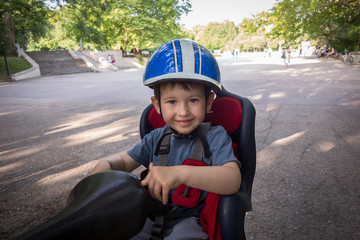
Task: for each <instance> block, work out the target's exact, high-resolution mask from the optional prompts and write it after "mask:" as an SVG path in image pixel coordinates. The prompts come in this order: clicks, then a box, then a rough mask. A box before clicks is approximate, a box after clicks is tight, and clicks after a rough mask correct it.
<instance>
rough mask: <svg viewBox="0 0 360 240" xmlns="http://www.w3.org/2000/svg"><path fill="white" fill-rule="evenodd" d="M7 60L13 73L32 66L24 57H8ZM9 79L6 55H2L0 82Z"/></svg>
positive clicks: (0, 60)
mask: <svg viewBox="0 0 360 240" xmlns="http://www.w3.org/2000/svg"><path fill="white" fill-rule="evenodd" d="M6 60H7V62H8V66H9V69H10V73H11V74H14V73H17V72H21V71H24V70H26V69H29V68H31V65H30V64H29V63H28V62H27V61H26V60H25V59H24V58H22V57H7V58H6ZM7 80H8V77H7V71H6V66H5V59H4V56H0V82H3V81H7Z"/></svg>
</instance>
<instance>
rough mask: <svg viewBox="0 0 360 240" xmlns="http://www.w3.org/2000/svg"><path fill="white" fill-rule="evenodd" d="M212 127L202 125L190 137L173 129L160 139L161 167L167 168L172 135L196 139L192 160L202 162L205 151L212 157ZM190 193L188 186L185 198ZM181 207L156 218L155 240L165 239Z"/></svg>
mask: <svg viewBox="0 0 360 240" xmlns="http://www.w3.org/2000/svg"><path fill="white" fill-rule="evenodd" d="M210 126H211V124H210V123H201V125H200V126H199V127H198V128H197V129H196V130H195V131H194V132H193V133H191V134H189V135H180V134H178V133H176V131H175V130H173V129H169V130H167V131H166V132H165V134H164V135H163V136H162V137H161V138H160V139H159V141H158V143H157V146H156V149H155V155H156V156H157V155H159V166H166V163H167V159H168V155H169V152H170V139H171V135H174V137H177V138H190V139H192V138H196V141H195V145H194V150H193V154H192V159H194V160H198V161H202V160H203V153H204V151H205V157H207V158H208V157H210V156H211V152H210V149H209V144H208V141H207V138H206V136H207V133H208V131H209V129H210ZM188 191H189V187H188V186H187V187H186V190H185V192H184V194H183V196H186V195H187V193H188ZM179 207H180V206H178V205H175V206H174V207H173V208H172V209H171V210H170V211H169V212H168V213H167V214H166V215H164V216H156V217H155V223H154V225H153V227H152V229H151V235H152V239H153V240H162V239H163V238H164V229H165V227H166V226H168V225H169V224H170V223H171V221H172V220H173V219H174V218H175V216H176V212H177V210H178V209H179Z"/></svg>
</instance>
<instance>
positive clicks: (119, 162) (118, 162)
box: [91, 153, 141, 174]
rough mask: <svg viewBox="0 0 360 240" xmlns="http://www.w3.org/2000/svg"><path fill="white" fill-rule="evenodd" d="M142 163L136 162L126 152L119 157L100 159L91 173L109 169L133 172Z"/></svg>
mask: <svg viewBox="0 0 360 240" xmlns="http://www.w3.org/2000/svg"><path fill="white" fill-rule="evenodd" d="M140 165H141V164H140V163H138V162H136V161H135V160H134V159H133V158H132V157H130V155H129V154H128V153H124V154H122V155H120V156H118V157H113V158H108V159H103V160H100V161H99V162H98V163H97V164H96V165H95V167H94V169H93V171H92V172H91V174H94V173H98V172H103V171H107V170H120V171H126V172H131V171H132V170H134V169H135V168H137V167H139V166H140Z"/></svg>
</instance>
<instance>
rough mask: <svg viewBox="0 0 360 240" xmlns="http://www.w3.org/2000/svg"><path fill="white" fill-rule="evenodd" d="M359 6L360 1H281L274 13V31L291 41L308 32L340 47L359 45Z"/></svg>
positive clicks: (313, 36) (274, 33)
mask: <svg viewBox="0 0 360 240" xmlns="http://www.w3.org/2000/svg"><path fill="white" fill-rule="evenodd" d="M359 9H360V2H359V1H358V0H296V1H295V0H282V1H279V2H278V3H277V5H276V6H275V7H274V8H273V10H272V13H271V15H272V16H273V17H274V20H275V21H274V22H273V29H272V34H273V35H274V36H277V37H283V38H284V39H285V40H287V41H290V42H291V41H295V40H296V39H298V38H299V37H301V36H304V35H305V34H308V36H309V37H310V38H311V39H320V40H324V41H325V42H327V43H328V44H330V45H332V46H333V47H335V48H337V49H339V50H343V49H344V48H350V49H351V48H356V47H357V46H358V47H360V46H359V44H360V42H359V39H360V10H359ZM359 50H360V49H359Z"/></svg>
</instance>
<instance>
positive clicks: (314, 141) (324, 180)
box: [0, 55, 360, 240]
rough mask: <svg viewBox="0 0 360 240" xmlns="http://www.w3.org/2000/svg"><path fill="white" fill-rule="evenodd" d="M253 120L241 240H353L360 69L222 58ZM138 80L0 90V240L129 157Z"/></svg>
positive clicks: (128, 74) (359, 189)
mask: <svg viewBox="0 0 360 240" xmlns="http://www.w3.org/2000/svg"><path fill="white" fill-rule="evenodd" d="M219 63H220V66H221V71H222V81H223V86H224V87H225V88H226V89H227V90H229V91H230V92H233V93H236V94H239V95H242V96H246V97H248V98H249V99H250V100H251V101H252V102H253V103H254V106H255V108H256V110H257V117H256V142H257V170H256V175H255V181H254V186H253V211H252V212H249V214H248V215H247V217H246V233H247V237H248V239H256V240H257V239H261V240H263V239H276V240H279V239H360V230H359V222H360V177H359V169H360V66H359V65H355V66H348V65H344V64H343V63H342V62H340V61H335V60H319V59H304V58H293V59H292V62H291V64H290V66H289V67H288V68H285V66H284V65H283V64H282V62H281V59H280V58H279V57H278V56H276V57H273V58H267V57H266V58H264V57H262V56H257V57H255V56H253V55H252V56H246V55H243V56H241V57H240V58H238V59H232V58H221V59H219ZM142 74H143V69H124V70H119V71H117V72H106V73H85V74H76V75H65V76H53V77H44V78H37V79H28V80H24V81H19V82H14V83H3V84H0V172H1V175H0V217H1V219H0V225H1V226H2V227H1V228H2V229H1V235H0V238H1V239H7V238H8V237H9V236H15V235H17V234H18V233H21V232H22V231H25V230H26V229H28V228H31V227H33V226H35V225H37V224H39V223H41V222H42V221H44V220H45V219H47V218H49V217H50V216H52V215H54V214H56V212H57V211H58V210H59V209H61V207H62V206H63V204H64V203H65V200H66V197H67V194H68V193H69V191H70V190H71V188H72V187H73V186H74V185H75V184H76V183H77V182H78V181H80V180H81V179H82V178H84V176H86V175H88V173H89V171H90V170H91V169H92V167H93V166H94V164H95V163H96V161H98V160H99V159H101V158H104V157H109V156H114V155H116V154H119V153H120V152H122V151H125V150H127V149H129V148H130V147H131V146H133V145H134V144H135V143H136V142H138V141H139V139H140V137H139V134H138V122H139V118H140V114H141V112H142V110H143V108H144V107H145V106H146V105H147V104H148V103H150V96H151V94H152V92H151V90H150V89H147V88H146V87H144V86H143V85H142V81H141V78H142Z"/></svg>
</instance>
